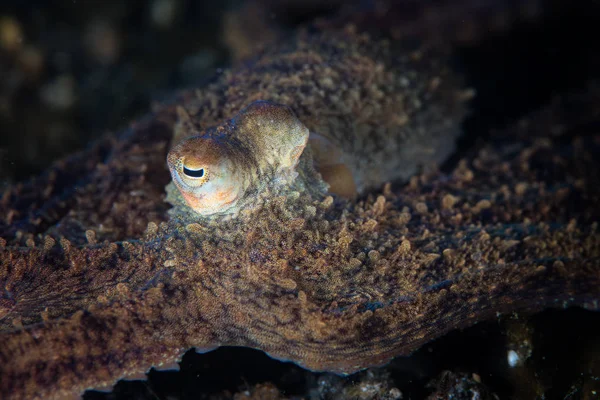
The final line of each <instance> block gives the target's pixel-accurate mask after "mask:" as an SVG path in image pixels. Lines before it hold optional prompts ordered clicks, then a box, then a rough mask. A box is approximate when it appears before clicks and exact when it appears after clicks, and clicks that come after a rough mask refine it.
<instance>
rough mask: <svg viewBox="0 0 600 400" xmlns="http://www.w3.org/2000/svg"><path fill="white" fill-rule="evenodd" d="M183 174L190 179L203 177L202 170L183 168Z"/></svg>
mask: <svg viewBox="0 0 600 400" xmlns="http://www.w3.org/2000/svg"><path fill="white" fill-rule="evenodd" d="M183 173H184V174H186V175H187V176H189V177H191V178H202V177H203V176H204V168H200V169H189V168H186V167H183Z"/></svg>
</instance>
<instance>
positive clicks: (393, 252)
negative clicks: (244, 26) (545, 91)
mask: <svg viewBox="0 0 600 400" xmlns="http://www.w3.org/2000/svg"><path fill="white" fill-rule="evenodd" d="M319 43H320V44H321V47H319V46H317V45H319ZM325 43H328V44H327V45H326V44H325ZM332 43H333V45H332ZM336 43H337V45H336ZM342 43H347V44H348V46H347V49H348V51H349V52H354V51H355V50H356V49H355V48H353V47H352V46H357V45H358V46H364V47H365V48H370V49H372V50H373V51H375V52H377V51H380V50H381V49H379V48H378V46H377V43H376V42H373V41H372V40H371V39H369V38H368V37H364V36H361V35H357V34H355V33H353V32H351V31H346V32H342V33H338V34H324V35H322V36H317V38H307V37H303V36H302V35H301V36H300V37H299V38H298V39H297V43H296V44H295V45H294V47H293V49H295V50H294V51H292V49H290V48H289V47H288V48H284V49H287V50H285V51H283V50H281V51H282V52H281V53H278V51H279V50H277V49H274V50H273V52H272V53H266V54H265V55H264V56H263V57H262V58H259V59H258V61H257V62H256V64H254V65H253V66H248V67H243V68H240V69H237V70H234V71H231V72H228V73H225V74H224V75H223V76H222V77H221V78H220V80H219V81H218V82H217V83H215V84H213V85H212V86H210V87H208V88H207V89H205V90H204V91H202V92H199V93H198V94H184V95H183V96H182V97H181V99H180V102H181V103H182V104H185V106H186V108H187V109H188V110H189V111H190V112H192V110H195V111H196V113H194V115H195V116H196V118H195V120H196V121H201V123H202V124H206V126H213V125H216V124H217V123H218V121H223V120H226V119H227V118H231V117H232V116H233V115H234V114H235V112H237V111H238V110H239V109H241V108H242V107H241V103H242V102H244V103H245V104H247V103H248V102H249V101H252V100H254V99H256V98H266V97H269V96H270V97H271V98H272V100H273V101H277V100H278V99H277V98H276V97H282V96H299V98H298V99H296V100H294V104H299V107H298V109H299V110H301V113H303V115H304V116H305V118H306V121H308V122H306V124H307V126H309V124H311V123H312V124H315V125H317V124H318V125H319V126H321V127H322V128H327V127H328V126H329V127H330V131H331V132H337V131H338V130H337V129H338V128H347V129H354V128H352V127H354V126H356V127H357V128H356V129H363V128H364V127H365V126H370V125H372V124H374V123H375V124H376V126H380V125H381V124H383V125H386V124H391V126H395V124H396V123H397V122H398V121H396V122H394V120H393V119H391V117H392V116H394V115H397V114H398V113H395V112H394V111H395V110H396V111H397V110H398V108H394V107H399V103H398V104H394V103H393V101H392V103H390V104H389V107H390V108H389V109H388V108H386V107H383V108H379V106H378V104H379V103H377V102H374V103H372V104H370V105H369V106H368V107H366V106H365V107H362V108H356V112H355V116H356V118H355V120H354V121H344V120H343V119H342V118H339V115H340V114H335V113H333V114H332V109H333V110H335V109H337V108H336V107H340V108H341V107H346V106H348V105H352V104H353V105H354V106H356V107H358V106H359V105H360V104H364V102H362V103H359V102H354V101H353V100H352V95H351V94H350V95H349V97H348V98H347V99H348V101H349V102H350V103H349V104H346V103H344V101H345V100H344V97H343V96H341V98H339V99H338V100H339V102H335V101H334V100H333V98H327V96H326V97H325V100H322V99H323V97H321V95H320V94H319V95H318V96H316V95H315V96H314V97H313V96H312V95H310V93H311V92H310V90H312V89H309V88H305V89H304V90H308V93H309V94H302V93H303V89H302V88H303V87H304V85H305V84H306V82H312V83H314V82H321V81H324V82H325V83H323V85H324V87H326V85H327V79H326V78H327V77H330V76H331V73H330V72H327V71H322V70H321V69H320V68H321V66H322V65H323V64H319V63H315V64H314V65H315V66H314V68H315V69H314V70H310V71H309V72H310V75H312V78H311V79H310V80H300V81H298V80H297V77H295V76H294V75H293V74H292V77H291V78H289V79H290V81H289V82H288V83H285V76H286V75H285V74H284V73H282V72H281V71H297V69H296V68H295V67H294V65H296V64H295V63H296V62H297V63H298V65H300V66H301V65H304V64H305V63H306V60H307V59H308V58H314V59H318V58H319V57H322V55H321V54H322V52H321V53H319V51H316V50H314V49H315V48H320V49H321V50H324V49H325V48H328V49H332V48H333V49H335V48H336V47H335V46H339V47H341V45H340V44H342ZM352 43H353V44H352ZM309 44H310V45H309ZM315 46H316V47H315ZM390 51H391V50H390ZM278 54H279V55H278ZM345 54H347V53H345ZM372 57H373V53H369V52H365V53H364V54H363V55H358V53H357V55H356V57H354V58H352V57H347V58H346V59H347V64H344V62H340V64H338V67H339V69H340V71H342V70H343V67H344V66H346V67H347V71H346V72H347V73H348V74H350V75H349V76H352V77H353V78H356V79H354V80H353V81H352V82H358V83H356V85H364V84H365V82H377V81H378V79H383V78H384V77H386V76H388V75H389V74H387V71H388V70H387V68H392V67H391V66H389V65H388V66H385V65H384V66H383V67H382V71H380V72H378V73H376V74H375V75H373V73H372V71H373V70H372V69H361V65H362V66H364V65H374V64H375V63H374V61H373V60H374V59H373V58H372ZM430 60H435V59H430ZM421 62H423V63H425V61H423V60H422V59H421ZM436 65H438V66H439V64H436ZM422 67H423V69H422V70H419V71H422V73H424V74H425V75H427V71H432V70H433V69H431V68H430V69H428V68H427V64H426V63H425V65H422ZM355 68H358V69H357V70H355ZM441 70H443V69H439V68H437V69H436V71H438V72H439V71H441ZM301 71H302V70H301ZM352 71H355V73H356V74H355V75H352V74H351V72H352ZM302 73H307V72H302ZM338 73H339V72H338ZM261 74H262V75H261ZM378 74H379V75H378ZM392 75H393V74H392ZM261 76H262V78H261ZM361 77H365V79H364V80H360V78H361ZM367 78H368V79H367ZM261 79H262V81H261ZM357 79H358V80H357ZM384 81H385V79H384ZM426 81H427V84H423V85H422V87H423V88H425V87H430V83H431V82H430V81H429V80H427V79H426ZM260 82H263V86H261V85H258V83H260ZM419 82H421V81H420V80H417V81H416V84H415V87H416V88H417V89H416V92H417V93H422V94H427V93H429V94H428V95H429V97H430V98H431V99H432V101H433V103H434V104H440V105H442V107H441V109H442V110H446V111H445V112H442V113H441V114H437V115H438V119H437V120H436V119H435V118H434V119H433V120H432V121H431V124H433V127H437V126H439V125H438V122H439V121H441V120H444V119H445V118H446V116H447V115H451V111H452V109H453V104H454V105H455V106H456V109H457V110H458V113H459V114H461V113H462V110H463V109H464V107H463V106H462V105H456V103H453V102H452V101H450V99H456V97H455V95H456V93H455V90H453V89H452V90H450V89H449V90H448V91H447V92H446V91H444V90H441V91H437V92H427V90H425V89H423V91H422V92H419V88H420V87H421V85H420V84H419ZM271 84H273V85H274V86H270V85H271ZM317 84H320V83H317ZM244 85H248V86H244ZM251 87H254V88H255V89H254V90H255V91H254V92H253V91H250V90H246V89H248V88H251ZM438 87H440V86H438ZM257 88H258V89H257ZM294 88H295V90H293V89H294ZM275 89H277V90H275ZM351 89H352V88H350V89H349V90H350V92H352V90H351ZM336 91H337V92H339V87H338V88H336ZM366 91H367V92H368V93H369V95H368V96H367V98H368V99H372V98H373V99H376V98H379V99H381V98H382V97H377V96H378V95H377V94H376V93H377V90H376V88H372V87H370V88H368V89H366ZM333 92H334V90H333V89H332V93H331V94H332V95H333ZM319 93H321V92H319ZM323 93H329V92H327V91H326V90H325V89H323ZM371 96H372V97H371ZM411 96H416V97H418V94H415V92H410V93H404V94H403V98H404V99H405V100H406V99H410V98H411ZM598 98H599V96H598V93H595V92H594V93H590V94H589V95H588V98H587V99H588V102H586V103H584V104H583V105H581V104H579V105H578V106H577V107H565V106H564V105H561V104H559V103H555V104H554V105H553V107H552V108H550V109H549V110H548V112H547V113H541V114H539V115H537V116H534V117H532V118H531V119H529V120H528V121H527V123H526V124H520V125H518V127H517V128H512V129H510V130H508V131H506V132H504V133H503V135H502V136H500V137H499V138H498V140H497V141H496V142H492V143H491V144H490V145H488V146H485V147H483V148H481V149H480V151H478V152H477V153H473V154H468V155H467V156H466V157H465V159H464V160H463V161H462V162H460V163H459V164H458V166H457V167H456V168H455V169H454V171H452V172H451V173H449V174H441V173H434V174H429V175H420V176H417V177H415V178H413V179H411V180H410V183H409V184H408V185H406V186H396V185H393V186H390V185H386V186H385V187H383V188H381V187H380V188H375V189H373V190H372V192H371V193H370V194H368V195H364V196H362V197H360V198H358V199H357V200H356V201H354V202H350V201H344V200H340V199H334V198H332V197H328V196H327V195H325V194H324V192H323V191H322V190H320V189H319V190H316V192H312V191H311V188H312V187H313V186H310V187H307V188H305V189H303V188H296V187H291V188H290V190H289V191H288V192H285V193H280V194H279V195H277V196H274V197H273V198H270V199H269V201H267V202H265V204H264V206H263V207H261V208H259V209H258V210H256V211H255V212H254V213H252V214H251V215H240V217H239V218H236V219H232V220H229V221H219V223H216V222H215V223H211V222H206V223H197V222H191V221H192V219H190V215H189V213H188V212H187V211H186V209H188V208H187V206H185V204H184V203H178V201H177V199H176V198H175V199H174V200H173V199H172V201H173V203H174V204H175V206H174V207H173V209H172V210H171V211H170V214H169V215H167V209H168V208H169V207H168V205H167V204H165V203H164V202H163V200H164V194H163V188H164V185H165V184H167V182H168V181H169V175H168V171H167V169H166V167H165V166H164V160H165V158H166V154H167V148H168V143H169V141H170V138H171V135H172V127H173V126H176V125H177V121H178V115H177V111H176V109H177V107H176V106H165V107H162V108H159V109H157V111H156V112H155V114H154V115H153V116H152V117H150V118H147V119H145V120H142V121H141V122H139V123H137V124H135V125H133V126H132V127H131V129H130V130H129V131H127V132H125V133H124V134H122V135H120V136H119V137H118V138H107V139H105V140H103V141H101V142H99V143H98V144H96V145H95V146H93V147H91V148H90V149H88V150H86V151H85V152H83V153H81V154H77V155H74V156H73V157H71V158H69V159H67V160H64V161H62V162H60V163H58V164H57V165H54V166H53V167H52V168H51V169H50V171H49V172H48V174H45V175H43V176H40V177H39V178H36V179H34V180H32V181H31V182H28V183H25V184H21V185H18V186H15V187H10V188H9V189H8V190H7V191H6V192H5V193H4V194H3V195H2V197H1V200H0V236H1V237H3V238H4V239H3V240H1V243H0V283H1V286H0V287H2V288H3V290H2V292H1V293H0V316H1V317H0V332H1V333H0V343H2V345H1V346H0V393H2V395H3V396H4V397H6V398H10V399H25V398H27V399H31V398H44V399H53V398H54V399H57V398H68V397H73V396H77V395H78V394H80V393H81V392H83V391H84V390H85V389H88V388H102V387H110V386H111V385H113V384H114V382H115V381H116V380H118V379H121V378H124V377H139V376H140V374H142V373H143V372H145V371H146V370H147V369H148V368H150V367H151V366H156V367H159V368H161V367H162V368H165V367H172V366H173V363H174V362H176V361H177V360H178V359H179V358H180V357H181V355H182V354H183V353H184V352H185V351H186V349H189V348H190V347H197V348H199V349H209V348H213V347H216V346H220V345H237V346H248V347H253V348H258V349H261V350H264V351H266V352H268V353H269V354H270V355H272V356H274V357H277V358H281V359H286V360H292V361H294V362H296V363H298V364H300V365H302V366H304V367H306V368H310V369H313V370H328V371H335V372H340V373H351V372H354V371H357V370H358V369H361V368H365V367H369V366H375V365H380V364H383V363H385V362H387V361H388V360H389V359H390V358H392V357H394V356H398V355H406V354H409V353H410V352H412V351H413V350H414V349H416V348H417V347H419V346H421V345H422V344H424V343H426V342H428V341H430V340H432V339H434V338H436V337H439V336H441V335H443V334H444V333H446V332H448V331H449V330H452V329H455V328H460V327H466V326H469V325H471V324H473V323H475V322H477V321H481V320H485V319H489V318H494V317H495V316H496V315H497V313H508V312H513V311H516V310H528V311H535V310H539V309H543V308H547V307H567V306H570V305H580V306H584V307H586V308H589V309H594V310H596V309H598V308H599V303H598V300H599V299H600V234H599V233H598V226H597V223H598V219H599V215H598V207H597V204H599V202H600V195H599V192H598V187H600V185H599V184H600V182H599V181H598V179H599V177H598V175H597V174H596V171H597V170H598V160H599V159H600V158H599V155H600V148H599V147H600V138H599V137H598V133H597V131H593V130H592V128H593V127H594V125H593V124H592V128H586V126H585V125H584V126H583V127H581V126H580V127H579V131H578V132H577V135H580V136H583V137H581V138H577V137H575V138H573V137H572V135H571V134H570V132H569V131H568V127H571V126H575V125H577V124H578V123H579V122H581V121H584V120H586V118H588V117H589V115H588V114H586V111H589V110H592V112H593V113H592V118H593V121H596V122H597V121H598V120H599V117H598V111H597V107H596V108H595V109H594V107H595V104H597V99H598ZM445 100H447V101H445ZM279 101H280V102H282V103H284V104H285V103H286V102H285V101H283V100H282V99H279ZM322 102H323V103H329V104H330V107H314V105H322ZM384 103H385V100H384ZM586 107H587V108H586ZM563 109H568V110H575V111H574V115H564V114H563V113H561V110H563ZM295 111H296V112H297V113H299V112H298V111H297V110H295ZM301 113H299V114H301ZM425 114H426V115H425V116H422V115H421V114H419V113H413V114H410V118H409V119H408V121H406V120H403V122H404V124H406V123H408V126H409V127H411V126H413V127H417V126H421V127H423V128H425V127H427V126H428V125H427V122H426V121H428V120H427V118H426V117H427V116H434V117H435V115H436V113H433V114H428V113H427V112H425ZM461 115H462V114H461ZM384 116H387V117H389V118H385V117H384ZM303 121H304V120H303ZM310 121H312V122H310ZM377 124H379V125H377ZM413 124H414V125H413ZM442 125H443V124H442ZM556 127H562V128H563V129H565V127H566V128H567V131H566V132H565V131H564V130H563V131H559V130H557V129H556ZM176 130H177V126H176ZM323 131H324V130H323V129H321V130H320V132H323ZM346 132H347V131H346ZM385 133H386V132H385V129H383V130H382V131H381V132H380V133H379V134H380V135H381V136H378V135H374V137H375V138H384V137H385ZM432 135H433V136H431V137H430V136H426V138H427V139H430V138H435V137H436V136H435V132H433V133H432ZM552 135H554V136H552ZM419 143H422V140H421V141H419V140H416V144H415V145H416V146H417V147H418V144H419ZM502 143H509V145H507V146H503V145H502ZM423 147H425V145H424V144H423ZM371 149H372V150H373V151H378V149H379V147H377V146H375V147H372V148H371ZM365 151H366V152H367V151H368V149H365ZM300 162H302V160H301V161H300ZM74 186H76V187H77V190H72V188H73V187H74ZM170 195H172V194H170ZM173 196H175V195H173ZM175 197H176V196H175ZM180 200H181V199H180ZM167 221H168V222H167Z"/></svg>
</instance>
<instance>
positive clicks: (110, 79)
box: [0, 0, 600, 399]
mask: <svg viewBox="0 0 600 400" xmlns="http://www.w3.org/2000/svg"><path fill="white" fill-rule="evenodd" d="M258 3H261V2H258ZM262 3H264V4H271V3H272V2H269V1H264V2H262ZM286 3H293V6H289V8H285V7H284V6H282V5H279V6H277V7H274V6H272V4H271V6H270V7H271V8H268V9H267V10H266V11H265V12H266V15H268V21H269V28H273V30H274V31H275V32H276V33H275V34H276V35H281V36H282V37H284V36H285V35H287V34H289V32H290V31H292V30H293V29H294V27H295V26H297V25H298V24H302V23H305V22H306V21H308V20H310V19H312V18H314V17H316V16H321V15H325V16H327V15H331V14H334V13H335V12H336V9H337V7H338V5H339V3H340V2H335V1H331V2H324V3H319V4H318V5H315V3H316V2H308V3H306V2H304V3H306V4H304V3H303V2H300V1H296V2H294V1H290V2H286ZM362 3H369V2H362ZM486 3H489V4H491V5H492V6H491V10H492V12H493V11H494V10H495V9H496V7H497V10H503V7H504V6H506V5H507V4H509V3H515V2H502V1H497V2H490V1H488V2H486ZM540 3H541V5H540V8H538V9H537V11H536V12H535V13H534V15H531V16H530V17H529V18H526V19H524V20H522V21H514V22H511V21H509V23H507V24H505V25H506V28H497V27H496V28H495V29H491V28H490V33H488V34H485V32H484V33H482V34H480V36H481V39H480V40H476V41H472V42H471V41H466V42H463V43H460V44H458V45H457V46H458V47H459V50H458V57H457V58H458V61H459V64H460V66H461V67H460V68H462V69H463V72H464V73H465V75H466V76H467V80H468V82H469V84H470V85H472V86H473V87H474V88H475V89H476V91H477V93H478V95H477V97H476V99H475V101H474V102H473V105H472V109H473V112H472V114H471V116H470V117H469V118H468V119H467V121H465V123H464V130H465V134H464V136H463V138H462V139H461V140H460V142H459V154H458V155H457V156H455V157H453V158H452V159H451V160H450V161H449V162H448V163H447V165H446V166H445V167H446V168H451V167H452V163H453V162H455V161H456V160H457V159H458V157H459V155H460V153H461V152H465V151H467V150H468V149H469V148H470V147H471V146H473V145H474V144H475V143H478V142H480V141H483V140H485V137H486V135H487V134H488V133H489V132H490V131H492V130H494V129H501V128H504V127H506V126H509V125H510V124H511V123H513V122H515V121H516V120H518V119H519V118H520V117H522V116H524V115H526V114H527V113H528V112H531V111H534V110H536V109H538V108H539V107H541V106H543V105H544V104H546V103H548V102H549V101H551V100H552V98H553V97H555V96H558V95H561V94H565V93H571V92H575V93H576V92H577V91H579V90H582V89H583V88H584V87H585V85H586V84H587V83H589V82H590V81H593V80H594V79H598V78H599V76H600V68H599V67H600V62H599V61H600V44H599V43H600V42H599V41H598V40H597V39H596V38H595V37H594V35H595V34H594V32H596V33H597V32H599V31H600V28H599V27H600V4H599V3H598V2H596V1H592V0H588V1H577V2H565V1H563V2H561V1H546V2H543V1H542V2H540ZM503 5H504V6H503ZM244 6H246V4H245V3H244V2H242V1H234V0H228V1H223V2H194V1H184V0H148V1H146V0H144V1H136V2H133V1H132V2H123V3H121V2H116V1H115V2H112V1H107V2H103V1H79V0H78V1H71V0H68V1H67V0H64V1H59V0H52V1H46V2H44V1H19V0H13V1H11V0H4V1H3V2H1V3H0V188H1V187H2V185H4V184H7V183H9V182H11V183H12V182H18V181H22V180H25V179H27V178H28V177H30V176H33V175H35V174H38V173H40V172H42V171H43V170H44V168H45V167H46V166H48V165H49V163H51V162H52V161H53V160H56V159H58V158H60V157H62V156H65V155H67V154H69V153H71V152H73V151H75V150H77V149H80V148H82V147H83V146H85V145H86V144H87V143H89V142H90V141H93V140H94V138H96V137H98V136H99V135H101V134H103V133H105V132H107V131H117V130H119V129H120V128H122V127H124V126H127V124H128V123H129V121H131V120H132V119H133V118H135V117H136V116H139V115H142V114H144V113H145V112H146V111H147V110H148V109H149V107H150V105H151V103H152V102H153V101H161V100H163V99H168V98H169V93H172V91H173V90H175V89H178V88H186V87H193V86H201V85H202V83H203V82H205V81H207V80H208V79H210V77H211V76H212V75H213V74H215V73H216V72H217V71H218V69H220V68H226V67H227V66H228V65H230V64H231V63H232V62H234V60H236V59H237V58H238V57H239V56H240V52H243V50H244V43H241V42H238V43H236V40H239V37H238V36H236V35H235V34H232V32H228V28H230V27H231V21H232V20H233V21H235V15H236V14H235V13H236V11H237V12H239V10H240V9H242V8H241V7H244ZM282 10H285V12H284V11H282ZM259 14H260V13H259ZM500 14H501V13H500V11H499V15H500ZM232 18H233V19H232ZM499 19H500V18H499ZM258 36H260V35H258ZM263 36H264V37H267V38H268V37H269V32H267V33H265V34H264V35H263ZM236 38H238V39H236ZM240 46H241V47H240ZM599 107H600V105H599ZM599 172H600V171H599ZM524 330H527V331H528V332H529V333H530V337H531V338H532V342H531V349H532V354H531V357H530V359H529V360H528V362H527V364H526V367H521V368H510V367H509V366H508V362H507V356H508V348H507V343H509V342H511V340H513V338H514V337H515V335H516V336H518V335H520V334H522V332H523V331H524ZM599 332H600V313H593V312H586V311H583V310H581V309H569V310H564V311H556V310H548V311H545V312H542V313H540V314H537V315H534V316H533V317H531V318H529V317H528V316H524V315H514V316H503V317H501V318H499V319H498V320H494V321H488V322H483V323H479V324H477V325H476V326H474V327H472V328H469V329H466V330H464V331H459V332H453V333H451V334H449V335H446V336H445V337H443V338H441V339H439V340H436V341H434V342H432V343H430V344H428V345H426V346H424V347H423V348H421V349H420V350H419V351H417V352H416V353H415V354H414V355H413V356H411V357H408V358H400V359H397V360H395V361H393V362H392V363H391V364H390V365H388V366H387V367H384V368H380V369H372V370H368V371H365V372H362V373H359V374H356V375H353V376H350V377H347V378H341V377H337V376H335V375H331V374H323V373H311V372H309V371H306V370H303V369H302V368H300V367H297V366H295V365H294V364H291V363H283V362H280V361H276V360H273V359H270V358H269V357H268V356H266V355H265V354H264V353H262V352H260V351H256V350H251V349H243V348H221V349H219V350H216V351H214V352H211V353H207V354H202V355H200V354H195V353H194V352H193V351H190V352H188V353H187V354H186V356H185V357H184V358H183V361H182V362H181V371H180V372H157V371H154V370H151V371H150V372H149V374H148V379H147V380H146V381H132V382H120V383H118V384H117V385H116V387H115V388H114V391H113V392H112V393H100V392H91V391H90V392H87V393H86V395H85V396H84V398H86V399H130V398H131V399H192V398H193V399H196V398H207V399H208V398H215V399H217V398H233V397H234V396H235V398H237V399H244V398H256V399H258V398H314V399H317V398H347V397H352V398H364V399H370V398H390V399H392V398H404V399H408V398H410V399H418V398H425V397H427V396H430V395H431V396H434V397H433V398H438V397H435V396H437V395H438V394H439V396H440V397H439V398H448V397H450V396H451V394H452V393H454V396H455V397H454V398H495V396H497V397H498V398H510V397H516V398H531V396H534V393H539V392H540V387H541V388H543V390H542V391H543V392H544V393H545V396H546V397H544V398H556V399H593V398H599V397H600V392H598V391H597V390H600V383H599V382H600V333H599ZM444 371H450V372H444ZM452 390H455V392H452ZM386 396H387V397H386ZM461 396H462V397H461ZM477 396H479V397H477ZM594 396H596V397H594Z"/></svg>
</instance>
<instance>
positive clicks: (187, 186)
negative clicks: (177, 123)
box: [167, 136, 243, 215]
mask: <svg viewBox="0 0 600 400" xmlns="http://www.w3.org/2000/svg"><path fill="white" fill-rule="evenodd" d="M167 164H168V166H169V170H170V171H171V176H172V177H173V182H174V183H175V185H176V186H177V188H178V189H179V191H180V192H181V195H182V196H183V198H184V199H185V201H186V202H187V204H188V205H189V206H190V207H191V208H192V209H193V210H194V211H196V212H197V213H198V214H201V215H211V214H217V213H227V211H228V210H230V209H231V208H232V207H234V206H235V204H236V203H237V201H238V200H239V199H240V197H241V195H242V192H243V189H242V187H243V185H242V179H243V177H242V176H240V174H239V173H237V168H236V166H235V164H234V162H233V160H232V159H231V157H229V156H228V151H227V148H226V146H224V145H223V144H222V143H220V141H219V140H217V139H214V138H211V137H205V136H193V137H190V138H187V139H185V140H182V141H181V142H179V143H178V144H177V145H175V146H174V147H173V148H172V149H171V151H170V152H169V154H168V156H167Z"/></svg>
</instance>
